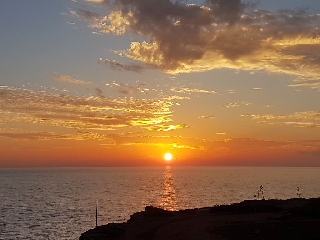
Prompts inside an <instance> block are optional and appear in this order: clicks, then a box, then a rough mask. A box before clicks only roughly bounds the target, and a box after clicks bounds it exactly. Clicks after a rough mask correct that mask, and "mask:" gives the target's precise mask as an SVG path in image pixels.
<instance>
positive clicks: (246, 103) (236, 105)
mask: <svg viewBox="0 0 320 240" xmlns="http://www.w3.org/2000/svg"><path fill="white" fill-rule="evenodd" d="M250 105H252V103H249V102H245V101H243V102H228V103H227V104H225V105H223V106H224V107H227V108H234V107H241V106H250Z"/></svg>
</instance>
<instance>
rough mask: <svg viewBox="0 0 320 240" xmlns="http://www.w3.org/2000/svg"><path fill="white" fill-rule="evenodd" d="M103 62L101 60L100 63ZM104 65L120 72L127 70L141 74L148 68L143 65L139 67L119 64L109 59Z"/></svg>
mask: <svg viewBox="0 0 320 240" xmlns="http://www.w3.org/2000/svg"><path fill="white" fill-rule="evenodd" d="M101 61H102V59H100V62H101ZM104 64H105V65H106V66H108V67H110V68H111V69H113V70H118V71H122V70H125V71H131V72H137V73H139V72H141V71H143V70H145V69H146V67H143V66H141V65H138V64H127V65H125V64H123V63H119V62H116V61H114V60H109V59H106V60H105V61H104Z"/></svg>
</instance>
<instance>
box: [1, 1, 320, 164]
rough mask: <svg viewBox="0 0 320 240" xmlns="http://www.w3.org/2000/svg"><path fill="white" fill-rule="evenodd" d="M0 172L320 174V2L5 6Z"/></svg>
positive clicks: (3, 3)
mask: <svg viewBox="0 0 320 240" xmlns="http://www.w3.org/2000/svg"><path fill="white" fill-rule="evenodd" d="M0 22H1V24H0V34H1V35H0V56H1V57H0V167H38V166H41V167H50V166H54V167H74V166H79V167H81V166H151V165H165V164H167V162H165V161H164V157H163V156H164V154H165V153H167V152H170V153H171V154H172V155H173V158H172V160H171V164H172V165H226V166H229V165H234V166H242V165H249V166H320V3H319V0H281V1H279V0H277V1H276V0H261V1H260V2H254V1H249V0H246V1H242V2H241V1H240V0H207V1H205V0H197V1H170V0H54V1H42V0H30V1H14V0H2V1H1V7H0Z"/></svg>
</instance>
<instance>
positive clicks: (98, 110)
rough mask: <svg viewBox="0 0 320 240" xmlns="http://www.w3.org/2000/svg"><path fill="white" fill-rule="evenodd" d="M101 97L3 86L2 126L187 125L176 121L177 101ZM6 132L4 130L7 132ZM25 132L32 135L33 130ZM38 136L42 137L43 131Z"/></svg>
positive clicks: (112, 127)
mask: <svg viewBox="0 0 320 240" xmlns="http://www.w3.org/2000/svg"><path fill="white" fill-rule="evenodd" d="M97 91H98V89H97ZM98 92H99V91H98ZM101 94H103V93H101ZM101 94H100V95H101ZM101 96H102V95H101ZM101 96H100V97H88V98H85V97H73V96H69V95H62V94H52V93H45V92H43V91H39V92H38V91H32V90H26V89H25V90H23V89H20V88H15V87H6V86H1V87H0V106H1V108H0V114H1V118H0V126H1V125H6V124H8V123H10V124H11V125H12V124H16V125H19V124H21V123H23V124H35V125H38V126H41V125H46V126H51V127H57V128H59V129H61V128H65V129H70V130H72V129H73V130H76V131H82V132H88V131H95V130H100V131H107V130H116V129H120V128H125V127H127V128H129V127H140V128H142V129H146V130H150V131H169V130H176V129H180V128H184V127H186V126H184V125H175V124H172V120H171V116H172V112H171V110H170V107H171V106H172V105H173V103H172V102H170V101H166V100H161V99H150V100H147V99H143V100H139V99H134V98H130V99H122V98H116V99H110V98H106V97H101ZM5 132H6V131H3V134H5ZM6 134H7V136H9V135H11V136H13V135H14V134H16V135H17V133H12V132H11V133H9V132H7V133H6ZM8 134H9V135H8ZM19 134H20V133H19ZM23 134H29V135H30V134H31V135H32V134H33V133H27V132H25V133H23ZM31 135H30V136H31ZM47 135H48V136H51V135H50V134H47ZM82 135H83V134H82ZM38 137H41V134H40V136H38ZM52 137H54V136H53V135H52ZM59 137H61V136H60V135H59ZM35 138H37V137H36V136H35Z"/></svg>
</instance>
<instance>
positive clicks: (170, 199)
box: [160, 166, 178, 211]
mask: <svg viewBox="0 0 320 240" xmlns="http://www.w3.org/2000/svg"><path fill="white" fill-rule="evenodd" d="M160 207H161V208H163V209H165V210H169V211H175V210H178V205H177V200H176V191H175V189H174V185H173V177H172V172H171V167H170V166H166V171H165V173H164V182H163V192H162V199H161V203H160Z"/></svg>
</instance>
